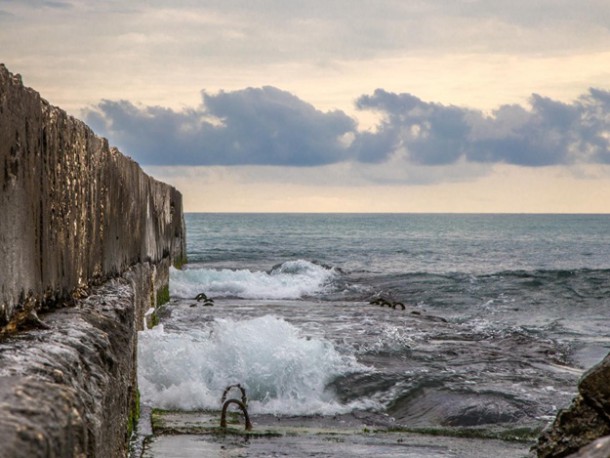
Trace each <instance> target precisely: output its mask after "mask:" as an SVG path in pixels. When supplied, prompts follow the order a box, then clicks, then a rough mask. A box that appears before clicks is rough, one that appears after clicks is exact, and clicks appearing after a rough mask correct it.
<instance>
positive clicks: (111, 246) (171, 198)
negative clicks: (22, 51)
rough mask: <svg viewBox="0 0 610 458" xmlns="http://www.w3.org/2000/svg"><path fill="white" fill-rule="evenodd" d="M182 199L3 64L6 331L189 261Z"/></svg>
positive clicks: (1, 317) (1, 303) (2, 304)
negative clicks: (89, 288) (130, 277)
mask: <svg viewBox="0 0 610 458" xmlns="http://www.w3.org/2000/svg"><path fill="white" fill-rule="evenodd" d="M183 227H184V226H183V221H182V198H181V195H180V193H179V192H178V191H176V190H175V189H174V188H172V187H170V186H167V185H165V184H163V183H160V182H158V181H156V180H154V179H152V178H150V177H148V176H147V175H145V174H144V173H143V172H142V170H141V169H140V167H139V166H138V164H136V163H135V162H134V161H132V160H131V159H129V158H127V157H125V156H123V155H121V153H120V152H119V151H118V150H116V149H114V148H109V146H108V143H107V141H106V140H105V139H102V138H100V137H97V136H96V135H95V134H94V133H93V132H92V131H91V130H90V129H89V128H88V127H87V126H86V125H85V124H84V123H82V122H81V121H79V120H77V119H74V118H73V117H70V116H68V115H67V114H66V113H65V112H64V111H62V110H61V109H59V108H57V107H53V106H51V105H50V104H49V103H48V102H46V101H45V100H43V99H42V98H41V97H40V95H39V94H38V93H37V92H35V91H34V90H32V89H29V88H26V87H24V86H23V84H22V83H21V79H20V78H19V77H18V76H13V75H11V74H10V73H9V72H8V70H7V69H6V68H5V67H4V66H1V65H0V253H1V254H0V275H1V277H0V327H1V326H2V325H6V323H8V322H9V320H10V319H11V318H12V317H13V315H14V313H15V311H16V310H18V308H19V307H23V306H24V304H26V305H27V306H33V307H35V308H37V309H39V308H42V307H45V306H48V305H49V304H53V303H55V302H56V301H58V300H62V299H65V298H66V297H68V296H69V295H70V294H71V293H73V292H74V291H75V290H76V289H77V288H79V287H82V286H84V285H86V284H88V283H90V282H91V281H94V280H97V281H100V280H103V279H106V278H110V277H112V276H115V275H118V274H120V273H122V272H124V271H125V270H126V269H127V268H129V267H130V266H132V265H133V264H135V263H138V262H145V261H150V262H152V263H156V262H159V261H161V260H162V259H164V258H170V257H171V256H173V259H174V260H179V259H180V258H181V257H182V256H183V255H184V236H183V235H184V234H183Z"/></svg>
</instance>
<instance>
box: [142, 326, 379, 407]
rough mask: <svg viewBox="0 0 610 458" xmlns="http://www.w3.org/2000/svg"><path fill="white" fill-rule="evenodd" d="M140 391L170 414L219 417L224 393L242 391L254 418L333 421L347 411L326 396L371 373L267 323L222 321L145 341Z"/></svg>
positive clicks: (158, 333) (323, 345) (145, 335)
mask: <svg viewBox="0 0 610 458" xmlns="http://www.w3.org/2000/svg"><path fill="white" fill-rule="evenodd" d="M138 358H139V367H140V371H139V385H140V390H141V395H142V399H143V401H144V402H145V403H147V404H151V405H155V406H157V407H161V408H171V409H186V410H192V409H206V408H207V409H217V408H219V402H220V399H219V397H220V394H222V392H223V390H224V388H225V387H226V386H228V385H231V384H234V383H241V384H242V385H243V386H244V387H245V388H246V390H247V393H248V398H249V400H250V404H249V405H250V409H251V411H252V412H254V413H274V414H300V415H303V414H334V413H342V412H348V411H351V410H353V409H354V408H366V407H370V406H367V405H365V404H364V403H362V402H358V405H352V404H349V405H342V404H340V403H339V402H337V400H336V399H335V398H334V395H333V394H332V393H331V392H329V391H326V390H325V387H326V385H327V384H328V383H329V382H330V381H331V380H333V379H334V378H336V377H337V376H340V375H344V374H349V373H353V372H362V371H367V370H369V369H367V368H366V367H365V366H363V365H361V364H359V363H358V362H357V361H356V359H355V357H354V356H353V355H349V354H340V353H339V352H338V351H337V350H336V349H335V347H334V346H333V344H332V343H331V342H329V341H327V340H324V339H316V338H307V337H304V336H302V335H301V333H300V332H299V330H298V329H297V328H296V327H295V326H293V325H291V324H289V323H288V322H286V321H284V320H283V319H280V318H277V317H274V316H270V315H266V316H263V317H259V318H254V319H248V320H242V321H234V320H231V319H216V320H214V321H212V322H209V323H207V325H206V327H205V329H199V330H191V331H189V332H188V333H183V332H167V331H166V330H165V329H164V328H163V326H162V325H160V326H157V327H156V328H154V329H152V330H150V331H145V332H142V333H140V343H139V354H138Z"/></svg>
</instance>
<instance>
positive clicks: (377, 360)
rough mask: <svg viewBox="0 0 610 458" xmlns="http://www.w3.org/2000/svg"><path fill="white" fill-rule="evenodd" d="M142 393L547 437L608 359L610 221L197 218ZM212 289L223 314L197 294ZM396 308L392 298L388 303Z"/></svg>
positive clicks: (191, 403) (169, 402) (148, 351)
mask: <svg viewBox="0 0 610 458" xmlns="http://www.w3.org/2000/svg"><path fill="white" fill-rule="evenodd" d="M186 225H187V250H188V258H189V264H188V265H187V266H186V267H185V268H184V269H183V270H175V269H174V270H172V271H171V277H170V294H171V297H172V299H171V303H170V305H169V306H168V307H166V309H165V315H164V316H163V318H162V324H160V325H159V326H157V327H155V328H154V329H153V330H150V331H145V332H142V333H141V335H140V346H139V379H140V389H141V391H142V398H143V401H144V402H145V403H147V404H150V405H153V406H157V407H162V408H168V409H187V410H190V409H218V408H219V398H220V394H221V393H222V391H223V389H224V388H225V387H226V386H227V385H230V384H234V383H241V384H242V385H243V386H245V387H246V389H247V392H248V397H249V399H250V404H249V406H250V410H251V412H252V413H253V414H254V415H255V416H256V415H275V416H280V417H281V416H286V417H289V416H290V417H293V416H295V415H296V416H303V417H306V416H311V415H323V416H337V415H339V416H346V417H350V416H351V417H353V418H359V419H366V421H367V423H368V424H373V425H375V424H377V425H380V426H398V427H408V428H472V427H476V428H482V429H484V430H498V429H500V430H502V429H505V430H509V429H511V428H516V427H528V428H532V430H535V429H537V428H540V427H543V426H544V425H545V424H547V423H548V422H549V421H550V420H552V419H553V418H554V416H555V414H556V413H557V410H558V409H559V408H561V407H563V406H565V405H567V404H568V403H569V402H570V400H571V399H572V397H573V396H574V394H575V392H576V384H577V381H578V378H579V377H580V375H581V374H582V372H583V371H584V370H585V369H587V368H588V367H590V366H592V365H593V364H595V363H596V362H598V361H599V360H601V359H602V358H603V356H605V355H606V354H607V353H608V352H609V351H610V331H609V326H608V325H609V319H608V317H609V316H610V231H609V230H608V228H610V215H453V214H451V215H449V214H447V215H444V214H443V215H436V214H434V215H432V214H430V215H419V214H417V215H416V214H401V215H389V214H388V215H381V214H373V215H369V214H330V215H328V214H317V215H311V214H187V215H186ZM201 292H205V293H206V294H207V295H208V296H210V297H212V298H214V306H208V307H206V306H204V305H203V302H197V301H196V300H195V299H194V298H195V296H196V295H197V294H198V293H201ZM378 298H384V299H385V300H387V301H388V302H389V303H390V304H393V303H396V302H399V303H401V304H403V305H404V310H403V305H400V304H399V305H397V306H396V307H395V308H392V307H390V306H388V305H385V306H381V305H374V304H371V303H370V302H371V301H372V300H374V299H378Z"/></svg>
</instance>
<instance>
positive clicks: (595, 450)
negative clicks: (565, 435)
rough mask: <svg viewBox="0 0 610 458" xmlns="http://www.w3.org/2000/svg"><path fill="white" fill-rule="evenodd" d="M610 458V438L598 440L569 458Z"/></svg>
mask: <svg viewBox="0 0 610 458" xmlns="http://www.w3.org/2000/svg"><path fill="white" fill-rule="evenodd" d="M608 457H610V436H606V437H602V438H601V439H597V440H596V441H595V442H592V443H591V444H589V445H587V446H586V447H584V448H582V449H580V450H579V451H578V452H577V453H574V454H572V455H570V456H569V457H568V458H608Z"/></svg>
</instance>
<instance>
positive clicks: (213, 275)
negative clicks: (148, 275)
mask: <svg viewBox="0 0 610 458" xmlns="http://www.w3.org/2000/svg"><path fill="white" fill-rule="evenodd" d="M337 275H338V273H337V271H336V270H335V269H333V268H330V267H325V266H321V265H318V264H315V263H312V262H309V261H305V260H302V259H298V260H294V261H287V262H285V263H283V264H280V265H279V266H276V267H274V268H273V269H271V270H270V271H269V272H264V271H250V270H247V269H242V270H230V269H205V268H204V269H202V268H191V269H184V270H178V269H172V270H171V272H170V289H171V294H172V296H173V297H182V298H192V297H195V296H196V295H197V294H198V293H200V292H202V291H205V292H206V293H207V294H208V295H209V296H213V297H239V298H244V299H298V298H301V297H304V296H311V295H315V294H319V293H323V292H325V291H327V290H328V289H329V288H331V283H332V280H333V279H334V278H336V277H337Z"/></svg>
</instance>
